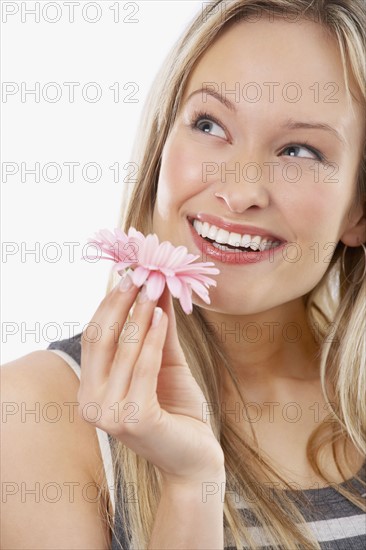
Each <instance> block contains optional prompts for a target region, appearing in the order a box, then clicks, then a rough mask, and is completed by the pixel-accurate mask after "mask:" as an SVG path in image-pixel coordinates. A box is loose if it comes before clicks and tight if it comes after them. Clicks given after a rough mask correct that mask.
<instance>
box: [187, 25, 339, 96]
mask: <svg viewBox="0 0 366 550" xmlns="http://www.w3.org/2000/svg"><path fill="white" fill-rule="evenodd" d="M210 82H212V83H213V84H214V85H216V87H217V85H218V86H219V87H220V88H223V89H224V90H225V89H226V90H228V91H229V90H235V87H238V85H240V97H241V99H245V97H246V94H245V90H246V89H247V91H248V96H249V95H250V96H251V97H256V96H255V89H256V87H257V88H258V86H260V87H262V90H263V91H264V90H266V89H268V88H270V87H272V89H273V90H277V91H279V93H278V94H274V99H275V100H276V96H278V102H280V101H281V99H283V93H282V91H283V87H284V86H285V87H286V90H287V89H288V91H289V97H290V98H291V97H293V98H296V97H298V101H295V102H294V103H299V101H300V100H301V99H302V98H303V97H308V98H310V99H311V97H312V98H313V102H314V103H315V102H316V100H317V99H318V100H319V101H318V102H322V103H323V104H325V103H327V104H328V106H329V105H331V106H332V107H334V105H335V104H338V105H339V104H340V103H343V102H345V101H346V90H345V83H344V77H343V67H342V61H341V56H340V52H339V47H338V44H337V42H336V40H335V38H334V37H333V36H330V35H329V34H328V32H327V30H326V29H324V28H323V27H322V26H321V25H319V24H317V23H315V22H312V21H308V20H305V19H301V20H299V21H297V22H290V21H286V20H284V19H282V18H280V17H278V18H275V19H274V20H273V21H270V20H269V19H267V18H266V17H265V16H263V18H262V19H260V20H259V21H256V22H250V21H244V20H242V21H240V22H238V23H236V24H234V25H232V26H230V27H228V28H226V29H224V30H223V32H222V33H221V34H220V35H219V37H218V38H217V39H216V40H215V42H214V43H213V44H212V45H211V46H210V47H209V48H208V49H207V50H206V51H205V52H204V54H203V55H202V56H201V58H200V59H199V60H198V62H197V63H196V65H195V67H194V69H193V71H192V72H191V74H190V76H189V78H188V81H187V83H186V87H185V92H184V99H185V98H186V97H187V96H188V95H189V94H190V93H191V92H192V91H193V90H195V89H197V88H199V87H200V86H201V85H202V84H203V83H210ZM251 83H253V86H252V89H251V90H249V88H250V84H251ZM291 84H293V86H292V90H290V88H291ZM243 88H244V90H243ZM296 89H297V90H298V93H297V96H296V94H295V92H296ZM286 90H285V92H286ZM300 92H301V93H300ZM320 92H322V94H320ZM285 95H286V94H285ZM320 95H321V96H322V97H320ZM300 96H301V97H300ZM317 96H319V97H318V98H317ZM228 97H229V95H228ZM232 97H234V94H232ZM327 98H328V100H329V101H328V102H327V101H326V100H327ZM287 103H289V102H288V101H287ZM323 106H324V105H323Z"/></svg>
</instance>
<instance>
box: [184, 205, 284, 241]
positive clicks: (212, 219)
mask: <svg viewBox="0 0 366 550" xmlns="http://www.w3.org/2000/svg"><path fill="white" fill-rule="evenodd" d="M187 218H188V220H189V221H190V222H191V223H193V220H199V221H201V222H207V223H209V224H210V225H216V227H220V228H221V229H225V231H229V233H239V234H240V235H251V236H256V235H258V236H260V237H268V238H270V239H272V240H276V241H281V242H286V239H284V238H283V237H281V236H280V235H277V234H276V233H273V232H272V230H270V229H265V228H263V227H255V226H254V225H241V224H238V223H232V222H229V221H227V220H225V219H224V218H220V217H218V216H214V215H212V214H204V213H202V212H199V213H198V214H192V215H189V216H187Z"/></svg>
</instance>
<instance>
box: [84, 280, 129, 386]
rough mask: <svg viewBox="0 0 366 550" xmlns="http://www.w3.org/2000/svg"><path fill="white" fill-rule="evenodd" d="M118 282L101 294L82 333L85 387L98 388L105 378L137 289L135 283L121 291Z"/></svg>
mask: <svg viewBox="0 0 366 550" xmlns="http://www.w3.org/2000/svg"><path fill="white" fill-rule="evenodd" d="M127 278H128V279H130V277H129V275H127ZM119 285H120V283H118V284H117V285H116V286H115V287H114V288H113V290H111V292H109V293H108V294H107V295H106V296H105V297H104V299H103V300H102V302H101V303H100V305H99V307H98V309H97V310H96V312H95V313H94V315H93V317H92V319H91V321H90V322H89V323H88V326H87V327H86V328H85V329H84V331H83V334H82V338H81V349H82V353H81V379H80V383H81V384H82V385H83V386H84V385H85V384H87V385H88V388H89V387H90V385H92V386H95V387H98V388H100V387H101V385H102V384H104V383H105V382H106V380H107V379H108V376H109V371H110V368H111V365H112V361H113V358H114V355H115V353H116V349H117V347H118V340H119V337H120V334H121V331H122V329H123V326H124V324H125V322H126V320H127V316H128V313H129V311H130V309H131V306H132V304H133V302H134V300H135V298H136V296H137V294H138V292H139V288H138V287H136V286H135V285H132V286H131V287H130V288H129V290H127V291H125V292H121V291H120V289H119Z"/></svg>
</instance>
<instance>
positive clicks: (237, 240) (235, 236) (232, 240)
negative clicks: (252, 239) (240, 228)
mask: <svg viewBox="0 0 366 550" xmlns="http://www.w3.org/2000/svg"><path fill="white" fill-rule="evenodd" d="M228 244H231V246H241V235H240V234H239V233H230V234H229V240H228Z"/></svg>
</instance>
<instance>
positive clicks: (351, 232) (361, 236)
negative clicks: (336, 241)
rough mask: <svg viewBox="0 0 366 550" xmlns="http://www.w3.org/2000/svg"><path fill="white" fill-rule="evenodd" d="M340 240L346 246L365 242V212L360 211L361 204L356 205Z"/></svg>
mask: <svg viewBox="0 0 366 550" xmlns="http://www.w3.org/2000/svg"><path fill="white" fill-rule="evenodd" d="M340 240H341V241H342V242H343V243H344V244H345V245H347V246H354V247H357V246H360V245H361V244H362V243H365V242H366V213H364V212H363V211H362V205H361V204H359V205H357V208H355V211H354V213H353V216H352V217H350V218H349V223H348V225H347V227H346V229H345V230H344V232H343V234H342V236H341V237H340Z"/></svg>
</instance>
